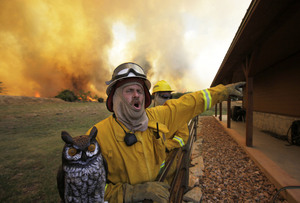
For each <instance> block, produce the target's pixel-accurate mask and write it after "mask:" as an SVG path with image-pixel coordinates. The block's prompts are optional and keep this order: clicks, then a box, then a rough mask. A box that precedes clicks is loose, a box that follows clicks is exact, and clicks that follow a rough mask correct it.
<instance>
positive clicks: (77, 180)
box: [57, 127, 107, 202]
mask: <svg viewBox="0 0 300 203" xmlns="http://www.w3.org/2000/svg"><path fill="white" fill-rule="evenodd" d="M96 135H97V128H96V127H93V129H92V130H91V132H90V134H89V135H81V136H77V137H71V136H70V135H69V133H67V132H66V131H62V132H61V138H62V140H63V141H64V142H65V146H64V148H63V151H62V164H61V166H60V167H59V170H58V172H57V188H58V191H59V195H60V197H61V200H62V201H63V202H104V191H105V184H106V171H107V164H106V162H105V160H104V158H103V156H102V154H101V149H100V146H99V144H98V142H97V140H96Z"/></svg>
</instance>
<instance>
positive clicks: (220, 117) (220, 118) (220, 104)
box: [219, 102, 222, 121]
mask: <svg viewBox="0 0 300 203" xmlns="http://www.w3.org/2000/svg"><path fill="white" fill-rule="evenodd" d="M219 106H220V116H219V120H220V121H222V102H220V103H219Z"/></svg>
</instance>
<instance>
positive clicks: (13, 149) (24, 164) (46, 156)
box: [0, 102, 111, 202]
mask: <svg viewBox="0 0 300 203" xmlns="http://www.w3.org/2000/svg"><path fill="white" fill-rule="evenodd" d="M0 112H1V114H0V138H1V143H0V152H1V158H0V170H1V175H0V183H1V184H0V202H59V195H58V191H57V188H56V173H57V169H58V167H59V165H60V163H61V151H62V148H63V145H64V143H63V141H62V140H61V136H60V134H61V131H62V130H66V131H68V132H69V133H70V134H71V135H73V136H77V135H80V134H84V133H85V132H86V131H87V130H88V129H89V128H90V127H92V126H93V124H95V123H97V122H99V121H100V120H102V119H104V118H106V117H107V116H108V115H110V114H111V113H110V112H108V111H107V110H106V106H105V104H104V103H94V102H86V103H41V104H24V105H1V106H0Z"/></svg>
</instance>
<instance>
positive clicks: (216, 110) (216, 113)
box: [215, 104, 218, 118]
mask: <svg viewBox="0 0 300 203" xmlns="http://www.w3.org/2000/svg"><path fill="white" fill-rule="evenodd" d="M217 116H218V104H216V105H215V117H216V118H217Z"/></svg>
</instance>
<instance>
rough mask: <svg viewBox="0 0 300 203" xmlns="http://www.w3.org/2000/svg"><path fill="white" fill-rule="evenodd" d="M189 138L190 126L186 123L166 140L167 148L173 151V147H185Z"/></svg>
mask: <svg viewBox="0 0 300 203" xmlns="http://www.w3.org/2000/svg"><path fill="white" fill-rule="evenodd" d="M188 139H189V128H188V125H187V124H185V125H183V126H182V127H181V128H179V129H178V130H177V131H176V133H175V134H174V135H173V136H172V137H170V138H168V139H167V140H166V142H165V144H166V148H167V149H168V150H169V151H171V150H172V149H175V148H179V147H183V146H184V145H185V144H186V143H187V141H188Z"/></svg>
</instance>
